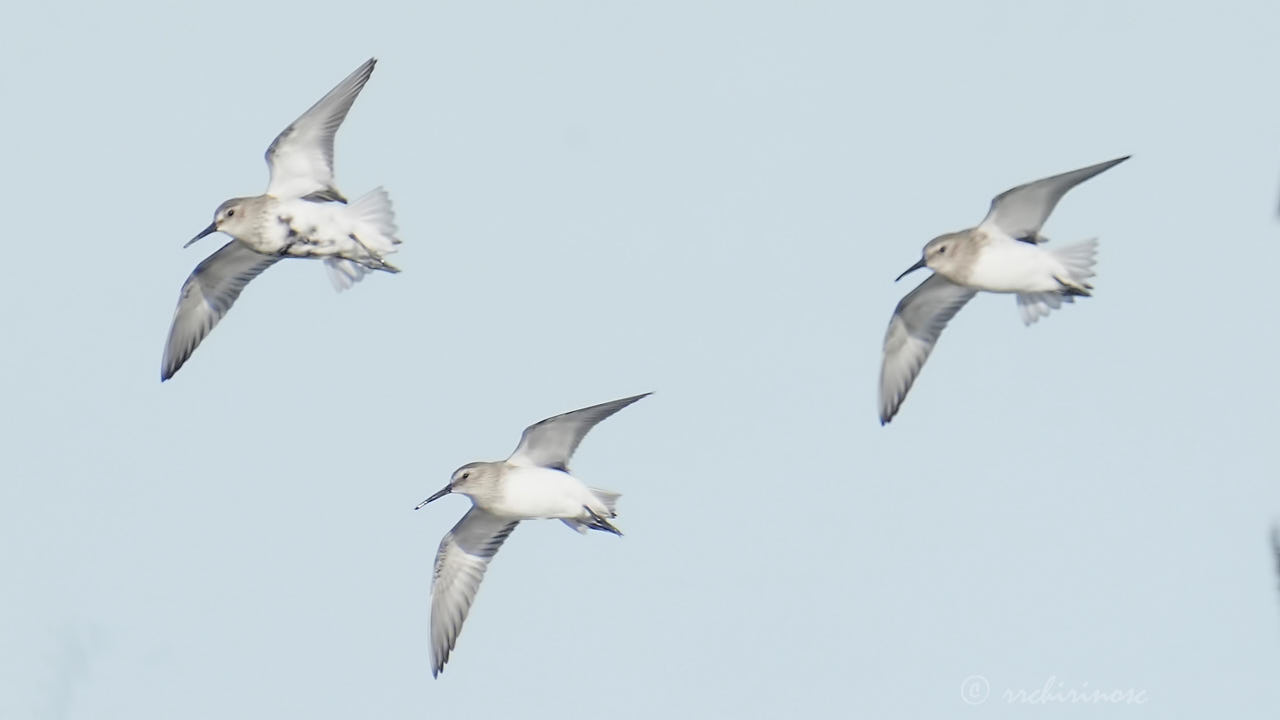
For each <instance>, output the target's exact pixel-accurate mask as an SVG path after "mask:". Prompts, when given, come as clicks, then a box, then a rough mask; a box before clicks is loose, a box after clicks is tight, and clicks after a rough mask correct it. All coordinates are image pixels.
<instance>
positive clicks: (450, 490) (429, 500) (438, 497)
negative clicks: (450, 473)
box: [414, 483, 453, 510]
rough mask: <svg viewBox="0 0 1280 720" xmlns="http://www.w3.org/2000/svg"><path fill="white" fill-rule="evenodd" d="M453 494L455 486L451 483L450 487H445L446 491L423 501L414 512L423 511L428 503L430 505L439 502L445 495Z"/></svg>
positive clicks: (443, 490)
mask: <svg viewBox="0 0 1280 720" xmlns="http://www.w3.org/2000/svg"><path fill="white" fill-rule="evenodd" d="M451 492H453V485H452V483H451V484H449V485H445V486H444V489H442V490H441V491H440V492H438V493H436V494H435V495H432V496H431V497H429V498H427V499H426V500H423V501H422V502H420V503H418V507H416V508H414V510H421V509H422V506H424V505H426V504H427V503H429V502H431V501H433V500H439V499H440V498H442V497H444V496H445V495H448V494H449V493H451Z"/></svg>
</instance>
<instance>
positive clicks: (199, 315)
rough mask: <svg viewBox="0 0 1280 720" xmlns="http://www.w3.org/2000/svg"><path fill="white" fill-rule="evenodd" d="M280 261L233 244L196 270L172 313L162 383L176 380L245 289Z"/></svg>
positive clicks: (239, 244) (237, 242) (239, 243)
mask: <svg viewBox="0 0 1280 720" xmlns="http://www.w3.org/2000/svg"><path fill="white" fill-rule="evenodd" d="M278 259H279V258H277V257H275V256H272V255H262V254H260V253H256V252H254V251H253V250H250V249H249V248H248V247H247V246H246V245H244V244H242V243H241V242H240V241H239V240H232V241H231V242H229V243H227V244H226V245H223V246H222V248H221V249H220V250H218V251H217V252H215V253H214V254H212V255H210V256H209V257H207V258H205V259H204V262H202V263H200V264H199V265H197V266H196V269H195V272H193V273H191V277H188V278H187V281H186V282H185V283H183V284H182V293H181V294H180V295H179V296H178V307H177V309H176V310H174V312H173V325H172V326H171V327H170V328H169V339H168V340H167V341H166V342H165V346H164V359H163V360H162V361H161V364H160V380H161V381H162V382H163V381H165V380H168V379H169V378H171V377H173V374H174V373H176V372H178V368H180V367H182V364H183V363H185V362H186V361H187V358H189V357H191V353H193V352H195V351H196V346H197V345H199V344H200V341H201V340H204V337H205V336H206V335H208V334H209V332H210V331H211V330H213V326H215V325H217V324H218V321H219V320H221V319H222V316H223V315H226V314H227V311H228V310H230V309H231V305H232V303H234V302H235V301H236V298H238V297H240V291H242V290H244V286H245V285H248V284H249V281H250V280H252V279H254V278H255V277H257V276H258V275H260V274H261V273H262V271H263V270H266V269H267V268H269V267H271V266H272V265H273V264H275V262H276V260H278Z"/></svg>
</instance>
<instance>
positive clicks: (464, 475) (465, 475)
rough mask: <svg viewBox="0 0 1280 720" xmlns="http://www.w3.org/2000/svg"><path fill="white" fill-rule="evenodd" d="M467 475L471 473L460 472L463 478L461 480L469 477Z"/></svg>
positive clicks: (469, 475)
mask: <svg viewBox="0 0 1280 720" xmlns="http://www.w3.org/2000/svg"><path fill="white" fill-rule="evenodd" d="M469 477H471V473H469V472H464V473H462V479H463V480H466V479H467V478H469Z"/></svg>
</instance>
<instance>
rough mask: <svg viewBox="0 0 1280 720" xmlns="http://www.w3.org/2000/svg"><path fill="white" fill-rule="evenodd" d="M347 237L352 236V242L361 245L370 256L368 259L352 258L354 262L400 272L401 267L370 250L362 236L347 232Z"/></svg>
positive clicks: (371, 268) (377, 268)
mask: <svg viewBox="0 0 1280 720" xmlns="http://www.w3.org/2000/svg"><path fill="white" fill-rule="evenodd" d="M347 237H349V238H351V240H352V242H354V243H355V244H357V245H359V246H360V249H361V250H363V251H364V254H365V255H368V256H369V257H368V259H366V260H356V259H354V258H351V261H352V262H355V263H359V264H360V265H363V266H365V267H367V268H369V269H370V270H385V271H386V272H389V273H398V272H400V268H398V267H396V266H395V265H392V264H391V263H389V262H387V261H386V260H383V259H382V257H381V256H379V255H376V254H375V253H374V252H373V251H372V250H370V249H369V248H368V246H367V245H365V244H364V243H363V242H361V241H360V238H358V237H356V234H355V233H347Z"/></svg>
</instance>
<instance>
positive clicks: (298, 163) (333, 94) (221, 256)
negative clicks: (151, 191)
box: [160, 58, 400, 381]
mask: <svg viewBox="0 0 1280 720" xmlns="http://www.w3.org/2000/svg"><path fill="white" fill-rule="evenodd" d="M375 62H377V61H376V60H374V59H372V58H370V59H369V60H368V61H367V62H365V63H364V64H363V65H361V66H360V67H359V68H357V69H356V71H355V72H353V73H351V74H350V75H349V76H347V78H346V79H345V80H343V81H342V82H340V83H338V85H337V87H335V88H333V89H332V90H330V91H329V93H328V94H327V95H325V96H324V97H323V98H321V99H320V101H319V102H317V103H316V104H315V105H312V106H311V109H309V110H307V111H306V112H305V113H303V114H302V116H301V117H299V118H298V119H297V120H295V121H293V124H291V125H290V126H289V127H287V128H285V129H284V132H282V133H280V135H279V136H278V137H276V139H275V140H274V141H273V142H272V143H271V146H270V147H268V148H267V165H268V167H269V168H270V170H271V180H270V182H269V183H268V184H267V192H266V193H265V194H263V195H258V196H255V197H242V198H232V199H230V200H228V201H226V202H224V203H222V204H221V205H219V206H218V209H217V211H216V212H214V215H213V222H211V223H209V227H206V228H205V229H204V230H201V231H200V233H199V234H198V235H196V236H195V237H194V238H192V239H191V240H190V241H189V242H187V246H190V245H191V244H192V243H194V242H196V241H197V240H199V239H200V238H203V237H205V236H206V235H211V234H213V233H214V232H218V231H221V232H224V233H226V234H228V235H230V236H231V237H232V238H233V239H232V241H231V242H229V243H227V244H226V245H223V246H222V248H221V249H220V250H218V251H217V252H215V253H214V254H212V255H210V256H209V257H207V258H205V260H204V262H202V263H200V264H199V265H198V266H196V269H195V272H193V273H191V277H189V278H187V281H186V282H185V283H183V285H182V293H181V295H180V296H179V298H178V308H177V310H175V311H174V314H173V325H172V327H171V328H170V329H169V338H168V340H167V341H166V342H165V348H164V359H163V360H162V361H161V367H160V380H161V381H164V380H168V379H169V378H171V377H173V374H174V373H176V372H178V369H179V368H181V367H182V364H183V363H185V362H186V361H187V359H188V358H190V357H191V354H192V353H193V352H195V349H196V346H197V345H199V344H200V341H201V340H203V339H204V337H205V336H206V335H208V334H209V332H210V331H211V330H213V327H214V326H215V325H217V324H218V321H219V320H221V319H222V316H223V315H225V314H226V313H227V310H230V309H231V305H232V303H234V302H235V301H236V298H237V297H239V296H240V292H241V291H242V290H244V287H245V285H247V284H248V283H249V281H250V280H252V279H253V278H255V277H257V276H258V275H259V274H261V273H262V271H263V270H266V269H267V268H269V267H271V266H272V265H274V264H275V262H276V261H277V260H279V259H281V258H285V257H298V258H323V259H324V260H325V264H326V265H327V266H328V268H329V275H330V279H331V280H332V281H333V284H334V287H335V288H336V289H338V290H344V289H346V288H348V287H350V286H351V285H352V283H354V282H356V281H357V280H359V279H360V278H362V277H363V276H364V275H365V273H367V272H369V271H371V270H384V271H386V272H399V270H398V269H396V268H395V267H394V266H392V265H390V264H388V263H387V262H386V261H385V260H383V256H385V255H387V254H389V253H393V252H395V246H396V245H398V244H399V243H400V240H399V239H397V238H396V236H395V233H396V226H395V217H394V215H393V214H392V212H391V199H390V198H389V197H388V196H387V193H386V191H384V190H383V189H382V188H375V189H374V190H373V191H371V192H369V193H368V194H366V195H364V196H363V197H360V198H358V199H357V200H356V201H355V202H353V203H351V204H350V205H348V204H347V200H346V198H344V197H343V196H342V193H340V192H338V189H337V188H336V187H335V186H334V184H333V138H334V135H335V134H336V133H337V131H338V127H339V126H340V125H342V121H343V119H344V118H346V116H347V111H348V110H350V109H351V104H352V103H354V102H355V99H356V96H357V95H359V94H360V90H361V88H363V87H364V84H365V83H366V82H367V81H368V80H369V76H370V74H372V73H373V66H374V63H375ZM184 247H185V246H184Z"/></svg>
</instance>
